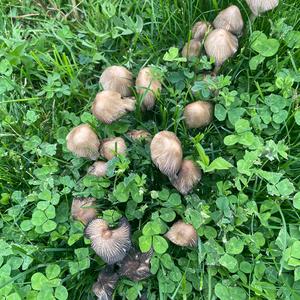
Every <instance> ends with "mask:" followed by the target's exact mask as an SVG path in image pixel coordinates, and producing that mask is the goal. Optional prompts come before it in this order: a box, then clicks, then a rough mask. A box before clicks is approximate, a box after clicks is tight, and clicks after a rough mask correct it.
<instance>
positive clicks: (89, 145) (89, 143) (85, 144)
mask: <svg viewBox="0 0 300 300" xmlns="http://www.w3.org/2000/svg"><path fill="white" fill-rule="evenodd" d="M66 141H67V148H68V150H69V151H71V152H73V153H74V154H76V155H77V156H80V157H85V158H89V159H91V160H96V159H97V158H98V157H99V147H100V140H99V138H98V136H97V134H96V133H95V132H94V131H93V129H92V128H91V126H90V125H88V124H81V125H79V126H77V127H75V128H73V129H72V130H71V131H70V132H69V134H68V135H67V138H66Z"/></svg>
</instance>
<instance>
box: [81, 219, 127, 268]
mask: <svg viewBox="0 0 300 300" xmlns="http://www.w3.org/2000/svg"><path fill="white" fill-rule="evenodd" d="M85 234H86V236H87V237H88V238H89V239H90V240H91V241H92V248H93V249H94V251H95V252H96V254H97V255H98V256H100V257H101V258H102V259H103V260H104V261H105V262H106V263H108V264H114V263H116V262H118V261H121V260H122V259H123V258H124V257H125V256H126V254H127V252H128V251H129V249H130V248H131V240H130V225H129V223H128V221H127V220H126V219H125V218H122V219H121V220H120V222H119V225H118V228H116V229H110V228H109V227H108V224H107V222H106V221H105V220H103V219H94V220H92V221H91V222H90V223H88V224H87V226H86V228H85Z"/></svg>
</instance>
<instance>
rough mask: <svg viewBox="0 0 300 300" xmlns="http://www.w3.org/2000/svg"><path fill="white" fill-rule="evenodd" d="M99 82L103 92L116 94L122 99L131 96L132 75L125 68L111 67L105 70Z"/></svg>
mask: <svg viewBox="0 0 300 300" xmlns="http://www.w3.org/2000/svg"><path fill="white" fill-rule="evenodd" d="M99 82H100V83H101V85H102V87H103V89H104V90H105V91H114V92H118V93H120V94H121V96H122V97H128V96H131V94H132V92H131V88H132V87H133V81H132V74H131V72H130V71H128V70H127V69H126V68H125V67H122V66H111V67H108V68H106V69H105V70H104V71H103V73H102V75H101V77H100V80H99Z"/></svg>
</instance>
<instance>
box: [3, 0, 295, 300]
mask: <svg viewBox="0 0 300 300" xmlns="http://www.w3.org/2000/svg"><path fill="white" fill-rule="evenodd" d="M230 4H235V5H237V6H238V7H239V9H240V11H241V13H242V17H243V20H244V29H243V33H242V35H241V36H240V37H239V39H238V42H239V46H238V50H237V52H236V54H235V55H234V56H233V57H232V58H230V59H228V60H226V62H225V63H224V64H223V66H222V67H221V68H220V70H219V71H218V73H217V75H216V76H213V74H212V71H213V69H214V60H213V59H210V58H209V57H207V56H205V53H204V50H202V52H201V55H200V56H197V57H194V58H190V59H186V58H183V57H182V56H181V49H182V48H183V46H184V44H185V43H186V42H188V41H190V40H191V38H192V33H191V29H192V26H193V24H194V23H195V22H197V21H200V20H206V21H209V22H212V21H213V20H214V18H215V17H216V15H217V14H218V13H219V11H220V10H222V9H225V8H226V7H228V6H229V5H230ZM0 29H1V33H0V216H1V219H0V299H3V300H4V299H5V300H20V299H26V300H33V299H38V300H40V299H43V300H48V299H49V300H51V299H58V300H65V299H72V300H73V299H74V300H75V299H76V300H79V299H82V300H86V299H96V297H95V295H94V293H93V292H92V287H93V284H94V283H95V282H96V280H97V277H98V274H99V272H101V271H103V270H104V269H105V267H106V263H105V261H104V260H103V259H102V258H101V257H99V256H98V255H97V254H96V253H95V251H94V250H93V249H92V247H91V241H90V239H89V235H88V234H87V233H88V230H86V234H84V231H85V225H84V224H82V223H81V222H80V221H78V220H74V218H72V216H71V205H72V201H73V199H74V197H82V198H87V197H93V198H95V199H96V202H95V207H94V208H96V209H97V215H98V217H99V218H101V219H104V220H105V221H106V222H107V223H108V224H109V225H110V226H112V227H115V228H117V226H118V222H119V221H120V220H121V223H122V222H123V223H122V224H124V219H121V218H122V217H125V218H126V219H127V220H128V222H129V224H130V230H131V241H132V244H133V247H134V248H135V249H138V250H139V251H141V252H147V251H153V253H152V256H151V262H150V272H151V276H148V277H147V278H145V279H143V280H138V281H133V280H130V279H129V278H128V277H126V276H121V277H120V279H119V281H118V283H117V284H116V287H115V289H114V291H113V296H112V299H128V300H134V299H143V300H145V299H148V300H155V299H160V300H167V299H172V300H175V299H184V300H185V299H186V300H190V299H195V300H201V299H203V300H216V299H220V300H230V299H232V300H246V299H251V300H260V299H267V300H276V299H284V300H288V299H291V300H299V299H300V221H299V215H300V191H299V187H300V161H299V158H300V107H299V103H300V96H299V91H298V87H299V84H300V1H299V0H281V1H280V3H279V6H278V7H277V8H275V9H274V10H272V11H269V12H266V13H264V14H262V15H261V16H258V17H256V18H253V17H252V16H251V11H250V9H249V7H248V5H247V3H246V1H244V0H232V1H227V0H206V1H201V0H173V1H171V0H166V1H162V0H145V1H143V0H132V1H130V0H110V1H109V0H85V1H79V0H49V1H44V0H22V1H21V0H1V2H0ZM112 65H119V66H124V67H126V68H127V69H128V70H130V71H131V72H132V74H133V77H134V78H136V77H137V75H138V73H139V70H140V69H141V68H142V67H145V66H151V67H152V68H153V69H154V70H155V72H156V74H157V76H158V78H159V81H160V82H161V85H162V89H161V93H159V94H158V95H157V99H156V103H155V106H154V107H153V108H152V109H151V110H149V111H144V110H143V109H142V101H143V98H141V97H140V96H139V95H138V94H137V93H136V90H135V89H134V95H135V96H136V99H137V101H136V106H135V110H134V111H133V112H129V113H127V114H126V115H125V116H123V117H121V118H120V119H118V120H117V121H115V122H113V123H112V124H104V123H103V122H101V121H99V120H97V119H96V118H95V116H94V115H93V114H92V103H93V101H94V99H95V96H96V94H97V92H98V91H100V90H101V88H102V87H101V86H100V85H99V78H100V76H101V74H102V72H103V71H104V69H105V68H106V67H108V66H112ZM196 100H204V101H208V102H209V103H211V104H212V105H213V107H214V110H213V115H214V116H213V121H212V122H211V123H210V124H209V125H207V126H203V127H201V128H196V129H190V128H188V126H187V125H186V122H185V119H184V116H183V112H184V108H185V106H186V105H187V104H189V103H192V102H194V101H196ZM83 123H86V124H89V125H90V126H91V128H93V130H94V131H95V132H96V133H97V135H98V137H99V139H100V140H101V141H103V140H104V139H106V138H110V137H114V136H116V137H122V138H123V139H124V140H125V142H126V146H127V150H126V153H125V154H124V155H122V154H120V155H117V156H115V157H114V158H113V159H111V160H109V162H108V163H107V172H106V175H105V176H103V177H96V176H93V175H89V174H87V170H88V169H89V167H90V166H91V165H92V163H93V162H92V161H91V160H89V159H86V158H82V157H77V156H76V155H74V154H73V153H71V152H70V151H69V150H68V148H67V143H66V137H67V135H68V133H69V132H70V131H71V129H72V128H74V127H76V126H78V125H80V124H83ZM134 129H143V130H146V131H148V132H149V133H150V135H151V136H152V137H153V136H154V135H155V134H157V133H158V132H159V131H163V130H168V131H171V132H173V133H175V134H176V136H177V137H178V139H179V140H180V142H181V147H182V151H183V157H184V158H188V159H191V160H193V161H194V162H195V164H197V166H198V167H199V168H201V170H202V171H201V172H202V178H201V180H200V182H199V183H197V184H196V185H195V186H194V188H193V189H192V190H191V192H190V193H189V194H188V195H182V194H180V192H179V191H178V190H176V189H175V188H174V186H173V185H172V184H171V183H170V180H169V178H168V177H167V176H165V175H164V174H162V173H161V172H160V170H159V169H158V168H157V167H156V165H155V164H154V163H153V161H152V160H151V152H152V150H150V142H149V140H147V139H146V140H142V141H139V140H134V139H132V138H131V137H130V135H129V134H128V133H129V132H130V131H131V130H134ZM167 150H169V149H166V151H167ZM99 160H103V158H101V157H100V158H99ZM178 220H183V221H184V222H185V223H187V224H190V225H191V226H193V228H194V230H196V232H197V238H198V241H197V242H196V244H197V245H196V246H195V245H189V246H187V247H182V246H178V245H175V244H174V243H172V242H171V241H170V240H169V239H168V234H167V235H165V234H166V232H168V230H169V229H170V228H171V226H172V224H174V223H175V222H177V221H178ZM118 268H119V267H118V266H115V267H114V272H119V271H118ZM99 299H102V300H109V299H111V298H110V297H108V298H101V297H99Z"/></svg>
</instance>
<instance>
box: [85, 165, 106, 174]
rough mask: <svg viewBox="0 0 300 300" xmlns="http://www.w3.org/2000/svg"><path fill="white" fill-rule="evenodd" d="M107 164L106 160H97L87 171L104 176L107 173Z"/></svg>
mask: <svg viewBox="0 0 300 300" xmlns="http://www.w3.org/2000/svg"><path fill="white" fill-rule="evenodd" d="M106 171H107V164H106V162H104V161H95V162H94V163H93V164H92V165H91V166H90V167H89V168H88V171H87V173H88V174H90V175H94V176H97V177H103V176H105V175H106Z"/></svg>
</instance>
